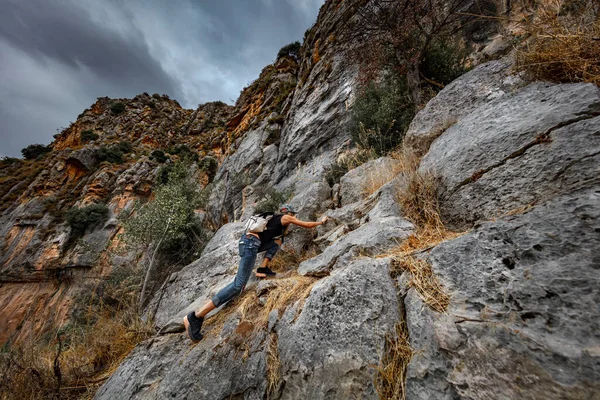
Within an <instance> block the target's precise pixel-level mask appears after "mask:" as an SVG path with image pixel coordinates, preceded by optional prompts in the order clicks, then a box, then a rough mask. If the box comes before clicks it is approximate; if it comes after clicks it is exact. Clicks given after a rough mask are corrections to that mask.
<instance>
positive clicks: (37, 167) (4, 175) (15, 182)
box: [0, 158, 44, 211]
mask: <svg viewBox="0 0 600 400" xmlns="http://www.w3.org/2000/svg"><path fill="white" fill-rule="evenodd" d="M43 169H44V165H43V162H40V161H36V160H21V159H18V158H5V159H2V162H1V163H0V211H4V210H6V209H7V208H9V207H10V206H12V205H13V204H14V203H15V202H16V201H17V200H18V199H19V197H21V195H22V194H23V193H24V192H25V191H26V190H27V188H28V187H29V185H30V184H31V183H32V182H33V181H34V180H35V179H36V178H37V176H38V175H39V174H40V172H42V171H43Z"/></svg>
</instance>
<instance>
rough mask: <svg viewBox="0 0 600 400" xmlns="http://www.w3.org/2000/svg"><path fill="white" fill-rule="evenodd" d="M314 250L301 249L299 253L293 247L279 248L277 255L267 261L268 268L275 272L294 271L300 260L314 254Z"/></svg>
mask: <svg viewBox="0 0 600 400" xmlns="http://www.w3.org/2000/svg"><path fill="white" fill-rule="evenodd" d="M316 255H317V253H316V251H314V250H309V251H303V252H301V253H299V252H297V251H295V250H294V249H289V250H285V251H283V250H281V251H279V252H277V256H275V257H274V258H273V260H271V262H270V263H269V268H271V269H272V270H273V271H275V272H277V273H282V272H289V271H296V270H297V269H298V266H299V265H300V263H301V262H302V261H305V260H308V259H309V258H312V257H314V256H316Z"/></svg>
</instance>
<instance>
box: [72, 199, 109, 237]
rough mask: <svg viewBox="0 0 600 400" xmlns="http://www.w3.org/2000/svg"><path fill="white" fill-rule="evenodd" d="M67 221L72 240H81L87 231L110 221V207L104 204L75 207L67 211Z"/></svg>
mask: <svg viewBox="0 0 600 400" xmlns="http://www.w3.org/2000/svg"><path fill="white" fill-rule="evenodd" d="M66 220H67V222H68V223H69V225H70V226H71V238H79V237H81V236H83V235H84V234H85V232H86V230H88V229H89V230H92V229H94V228H96V227H97V226H99V225H102V224H104V223H105V222H106V221H107V220H108V207H106V205H104V204H90V205H89V206H86V207H82V208H76V207H74V208H71V209H70V210H69V211H67V215H66Z"/></svg>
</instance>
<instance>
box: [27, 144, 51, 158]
mask: <svg viewBox="0 0 600 400" xmlns="http://www.w3.org/2000/svg"><path fill="white" fill-rule="evenodd" d="M51 151H52V146H44V145H43V144H30V145H29V146H27V147H25V148H24V149H22V150H21V154H23V158H25V159H26V160H36V159H40V158H41V157H43V156H44V155H45V154H46V153H49V152H51Z"/></svg>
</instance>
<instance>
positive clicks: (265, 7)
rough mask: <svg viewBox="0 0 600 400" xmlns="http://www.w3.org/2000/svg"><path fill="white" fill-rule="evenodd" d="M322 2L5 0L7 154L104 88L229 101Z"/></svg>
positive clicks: (0, 46)
mask: <svg viewBox="0 0 600 400" xmlns="http://www.w3.org/2000/svg"><path fill="white" fill-rule="evenodd" d="M323 2H324V0H101V1H99V0H0V156H13V157H20V150H21V149H22V148H23V147H25V146H27V145H29V144H32V143H43V144H47V143H50V142H51V141H52V135H54V134H55V133H57V129H60V128H61V127H67V126H68V125H69V123H70V122H71V121H74V120H75V119H76V118H77V115H78V114H79V113H81V112H82V111H83V110H84V109H86V108H88V107H89V106H90V105H91V104H93V103H94V102H95V100H96V98H97V97H102V96H109V97H115V98H116V97H133V96H135V95H136V94H139V93H142V92H148V93H150V94H152V93H161V94H162V93H166V94H168V95H169V96H171V97H172V98H175V99H177V100H178V101H179V103H180V104H181V105H182V106H183V107H186V108H195V107H196V106H197V105H198V104H199V103H204V102H207V101H214V100H221V101H224V102H226V103H229V104H232V103H233V102H234V101H235V100H236V99H237V97H238V95H239V93H240V91H241V89H242V88H243V87H244V86H246V85H247V84H248V83H250V82H251V81H252V80H254V79H256V78H257V77H258V75H259V73H260V71H261V69H262V68H263V67H264V66H265V65H267V64H269V63H271V62H273V60H274V59H275V56H276V55H277V51H278V50H279V49H280V48H281V47H282V46H284V45H286V44H288V43H290V42H293V41H296V40H298V41H300V42H301V41H302V38H303V36H304V32H305V31H306V29H308V28H309V27H310V26H312V24H313V23H314V22H315V21H316V17H317V14H318V11H319V7H320V6H321V4H323Z"/></svg>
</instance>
